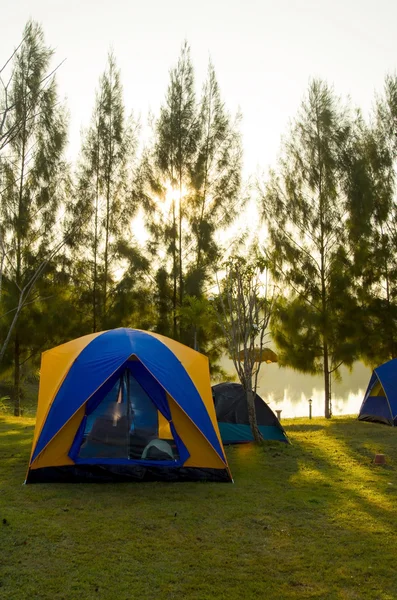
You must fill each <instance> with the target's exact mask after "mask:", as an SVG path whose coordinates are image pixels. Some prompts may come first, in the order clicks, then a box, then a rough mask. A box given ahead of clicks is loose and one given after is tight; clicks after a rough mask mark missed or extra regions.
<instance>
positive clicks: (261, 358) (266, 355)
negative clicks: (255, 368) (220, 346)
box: [237, 347, 278, 364]
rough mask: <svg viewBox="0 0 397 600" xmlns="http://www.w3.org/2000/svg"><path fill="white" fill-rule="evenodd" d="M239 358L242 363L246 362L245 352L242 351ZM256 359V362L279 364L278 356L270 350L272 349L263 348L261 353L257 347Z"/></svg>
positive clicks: (255, 349)
mask: <svg viewBox="0 0 397 600" xmlns="http://www.w3.org/2000/svg"><path fill="white" fill-rule="evenodd" d="M237 358H238V359H239V361H241V362H242V361H243V360H244V350H240V352H239V353H238V355H237ZM254 359H255V362H265V363H267V364H270V363H275V362H278V358H277V354H276V353H275V352H273V350H270V348H262V351H261V349H260V348H258V347H255V348H254Z"/></svg>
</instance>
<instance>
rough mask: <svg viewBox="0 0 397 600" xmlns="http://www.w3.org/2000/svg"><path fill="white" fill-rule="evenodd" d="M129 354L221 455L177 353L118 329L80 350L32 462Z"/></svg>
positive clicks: (114, 374) (117, 371)
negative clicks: (133, 356) (136, 359)
mask: <svg viewBox="0 0 397 600" xmlns="http://www.w3.org/2000/svg"><path fill="white" fill-rule="evenodd" d="M132 355H135V356H137V357H138V358H139V361H140V362H141V363H142V365H143V366H144V367H145V368H146V369H145V370H146V371H148V372H149V373H150V374H151V375H152V377H154V378H155V379H156V380H157V382H158V383H159V384H160V385H159V386H158V388H160V389H161V388H164V389H165V390H167V392H168V394H169V395H170V396H171V397H172V398H173V399H174V400H175V401H176V402H177V403H178V404H179V406H180V407H181V408H182V410H183V411H184V412H185V413H186V414H187V416H188V417H189V418H190V419H191V420H192V421H193V422H194V423H195V424H196V425H197V427H198V428H199V429H200V431H201V432H202V433H203V435H204V436H205V437H206V438H207V440H208V441H209V443H210V444H211V445H212V447H213V448H214V449H215V451H216V452H217V454H218V455H219V456H220V458H221V459H222V460H224V459H225V457H224V453H223V449H222V447H221V445H220V443H219V440H218V438H217V435H216V433H215V430H214V428H213V425H212V423H211V419H210V417H209V415H208V412H207V410H206V408H205V406H204V403H203V401H202V399H201V397H200V395H199V393H198V391H197V389H196V387H195V385H194V384H193V382H192V380H191V379H190V377H189V375H188V373H187V372H186V370H185V369H184V368H183V367H182V365H181V363H180V362H179V360H178V359H177V357H176V356H175V355H174V354H173V352H171V350H170V349H169V348H168V347H167V346H165V344H163V343H162V342H161V341H160V340H158V339H156V338H155V337H153V336H151V335H148V334H147V333H145V332H143V331H139V330H132V329H124V328H121V329H115V330H111V331H106V332H104V333H103V334H101V335H99V336H98V337H96V338H95V339H93V340H92V341H91V342H90V343H89V344H88V346H86V347H85V348H84V350H82V352H81V353H80V354H79V356H78V357H77V359H76V360H75V362H74V363H73V365H72V367H71V368H70V370H69V372H68V374H67V376H66V378H65V380H64V382H63V384H62V385H61V387H60V389H59V390H58V393H57V395H56V397H55V399H54V401H53V403H52V406H51V409H50V411H49V413H48V416H47V419H46V422H45V424H44V426H43V429H42V431H41V433H40V437H39V439H38V441H37V444H36V447H35V451H34V455H33V457H32V460H34V459H35V458H36V457H37V456H38V454H39V453H40V452H41V451H42V450H43V449H44V448H45V447H46V445H47V444H48V443H49V442H50V441H51V439H52V438H53V437H54V436H55V435H56V434H57V433H58V431H59V430H60V429H61V428H62V427H63V425H64V424H65V423H67V421H68V420H69V419H70V418H71V417H72V416H73V415H74V414H75V413H76V412H77V410H79V408H80V407H81V406H82V405H83V404H84V403H85V402H86V401H87V400H89V399H92V397H93V395H94V394H95V393H96V392H97V391H98V394H100V395H101V397H102V398H103V397H104V395H103V390H102V391H100V388H101V387H102V386H103V384H104V383H105V382H106V387H107V388H108V387H111V385H110V384H111V381H114V380H116V379H117V377H118V376H119V374H120V373H121V371H122V370H123V368H125V365H126V363H127V361H128V359H129V358H130V357H131V356H132ZM130 368H131V369H136V370H137V375H138V377H137V380H138V381H139V378H140V379H141V381H142V383H143V387H144V388H145V385H146V386H148V385H149V383H148V378H146V379H145V377H144V374H143V373H144V372H143V371H142V370H140V367H135V366H132V367H130ZM138 371H139V373H138ZM134 375H135V373H134ZM144 379H145V381H144ZM108 380H109V382H108ZM153 389H154V388H151V390H153ZM156 398H157V401H156V404H157V403H158V407H159V410H160V411H161V412H163V410H164V398H162V397H161V396H160V393H159V391H158V389H157V391H156ZM161 406H162V407H163V410H162V409H161Z"/></svg>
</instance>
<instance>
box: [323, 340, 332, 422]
mask: <svg viewBox="0 0 397 600" xmlns="http://www.w3.org/2000/svg"><path fill="white" fill-rule="evenodd" d="M324 391H325V410H324V415H325V418H326V419H330V418H331V398H330V375H329V357H328V344H327V342H326V341H325V340H324Z"/></svg>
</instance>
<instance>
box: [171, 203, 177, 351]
mask: <svg viewBox="0 0 397 600" xmlns="http://www.w3.org/2000/svg"><path fill="white" fill-rule="evenodd" d="M172 229H173V238H174V239H173V242H172V244H173V247H172V277H173V293H172V314H173V325H174V327H173V331H174V339H175V340H176V339H177V338H178V330H177V317H176V303H177V296H176V290H177V277H178V273H177V262H176V231H177V229H176V213H175V200H173V201H172Z"/></svg>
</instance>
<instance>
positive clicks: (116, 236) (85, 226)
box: [71, 53, 136, 331]
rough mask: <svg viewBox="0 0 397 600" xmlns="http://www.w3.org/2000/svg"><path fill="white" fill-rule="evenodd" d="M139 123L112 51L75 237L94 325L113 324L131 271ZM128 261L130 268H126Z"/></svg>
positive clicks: (78, 271)
mask: <svg viewBox="0 0 397 600" xmlns="http://www.w3.org/2000/svg"><path fill="white" fill-rule="evenodd" d="M135 147H136V125H135V124H134V123H133V122H132V120H129V121H127V119H126V118H125V109H124V104H123V97H122V86H121V81H120V72H119V70H118V69H117V67H116V62H115V58H114V56H113V54H112V53H111V54H109V57H108V64H107V68H106V71H105V73H104V74H103V75H102V77H101V79H100V83H99V90H98V92H97V94H96V101H95V107H94V112H93V116H92V121H91V125H90V127H89V129H88V131H87V132H86V135H85V139H84V142H83V147H82V152H81V159H80V165H79V171H78V183H77V201H76V202H75V203H74V205H73V209H72V210H73V215H72V220H74V222H79V223H81V226H80V227H79V231H78V233H76V235H75V236H74V238H73V239H72V240H71V245H72V247H73V250H74V256H75V257H76V264H75V273H74V276H75V278H76V280H78V281H79V284H80V291H81V292H80V293H81V295H80V298H79V303H80V304H81V305H85V306H87V304H88V305H89V307H90V308H89V314H90V316H91V326H90V328H91V330H92V331H97V330H98V329H100V328H105V327H108V326H109V323H110V321H112V320H113V317H112V308H113V304H114V302H115V294H116V291H117V289H120V287H119V286H118V281H116V271H117V269H121V271H122V272H124V274H125V272H126V269H127V264H126V263H128V259H129V258H131V257H132V256H135V254H134V253H131V247H130V238H131V237H132V235H131V230H130V222H131V218H132V216H133V215H134V212H135V209H136V204H135V202H134V201H133V190H132V182H131V178H130V176H129V171H130V172H131V171H132V170H133V157H134V151H135ZM123 265H124V268H123Z"/></svg>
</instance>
